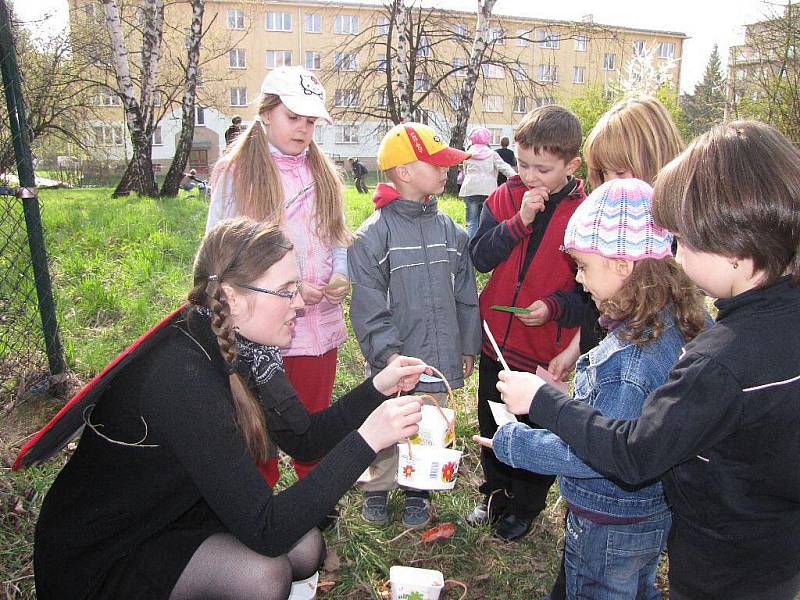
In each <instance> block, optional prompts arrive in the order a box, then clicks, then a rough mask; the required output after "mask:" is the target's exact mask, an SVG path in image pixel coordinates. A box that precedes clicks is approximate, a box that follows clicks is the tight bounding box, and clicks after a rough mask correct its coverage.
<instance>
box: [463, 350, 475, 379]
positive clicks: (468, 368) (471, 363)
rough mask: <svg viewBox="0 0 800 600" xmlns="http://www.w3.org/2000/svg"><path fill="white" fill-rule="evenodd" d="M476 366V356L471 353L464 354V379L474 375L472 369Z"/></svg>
mask: <svg viewBox="0 0 800 600" xmlns="http://www.w3.org/2000/svg"><path fill="white" fill-rule="evenodd" d="M474 368H475V357H474V356H472V355H471V354H464V366H463V369H464V379H467V378H468V377H469V376H470V375H472V370H473V369H474Z"/></svg>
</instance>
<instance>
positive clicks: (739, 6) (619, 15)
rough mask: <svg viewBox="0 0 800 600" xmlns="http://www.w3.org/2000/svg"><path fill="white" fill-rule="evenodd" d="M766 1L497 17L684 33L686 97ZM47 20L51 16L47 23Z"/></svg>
mask: <svg viewBox="0 0 800 600" xmlns="http://www.w3.org/2000/svg"><path fill="white" fill-rule="evenodd" d="M12 2H13V4H14V8H15V10H16V13H17V15H18V16H19V17H20V18H21V19H22V20H23V21H28V22H31V23H34V24H35V25H34V29H35V30H37V31H38V32H40V34H41V32H46V31H48V30H52V29H56V30H58V29H60V28H63V27H65V26H66V23H67V0H12ZM435 4H436V6H439V7H441V8H453V9H458V10H466V11H472V10H475V7H476V2H475V1H474V0H437V1H436V2H435ZM774 7H775V5H774V4H772V3H768V2H764V1H763V0H734V1H730V0H658V1H653V0H593V1H592V0H566V1H563V2H552V1H548V2H542V1H540V0H497V4H495V7H494V13H495V14H504V15H512V16H530V17H540V18H552V19H561V20H580V19H581V18H582V17H584V16H585V15H593V18H594V22H595V23H599V24H604V25H621V26H627V27H638V28H643V29H659V30H667V31H676V32H680V33H684V34H686V35H687V36H688V39H687V40H685V42H684V48H683V53H684V58H683V61H682V64H681V91H682V92H689V93H691V92H692V91H693V90H694V86H695V84H697V83H698V82H700V81H701V80H702V78H703V71H704V70H705V67H706V64H707V63H708V57H709V56H710V54H711V50H712V48H713V46H714V44H718V45H719V53H720V57H721V58H722V62H723V65H725V63H726V61H727V56H728V48H729V47H730V46H732V45H736V44H740V43H741V42H742V40H743V39H744V24H746V23H752V22H754V21H758V20H760V19H761V18H762V17H763V16H764V15H766V14H770V13H771V12H773V11H774V10H775V8H774ZM45 15H52V16H51V18H49V19H47V20H44V21H43V20H42V19H43V18H44V16H45Z"/></svg>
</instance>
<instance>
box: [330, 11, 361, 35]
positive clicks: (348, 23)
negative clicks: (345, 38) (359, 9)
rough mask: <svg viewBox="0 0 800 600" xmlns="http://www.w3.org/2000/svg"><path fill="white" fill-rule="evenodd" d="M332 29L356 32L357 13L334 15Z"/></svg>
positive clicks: (353, 33)
mask: <svg viewBox="0 0 800 600" xmlns="http://www.w3.org/2000/svg"><path fill="white" fill-rule="evenodd" d="M333 31H334V32H336V33H347V34H352V35H356V34H357V33H358V15H336V19H335V20H334V21H333Z"/></svg>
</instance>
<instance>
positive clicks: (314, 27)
mask: <svg viewBox="0 0 800 600" xmlns="http://www.w3.org/2000/svg"><path fill="white" fill-rule="evenodd" d="M305 21H306V33H322V15H306V18H305Z"/></svg>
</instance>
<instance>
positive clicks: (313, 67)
mask: <svg viewBox="0 0 800 600" xmlns="http://www.w3.org/2000/svg"><path fill="white" fill-rule="evenodd" d="M321 68H322V53H320V52H317V51H316V50H306V69H308V70H309V71H319V70H320V69H321Z"/></svg>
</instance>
